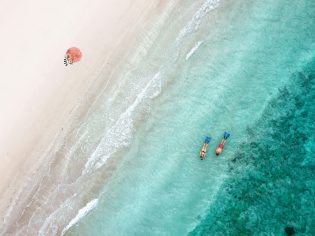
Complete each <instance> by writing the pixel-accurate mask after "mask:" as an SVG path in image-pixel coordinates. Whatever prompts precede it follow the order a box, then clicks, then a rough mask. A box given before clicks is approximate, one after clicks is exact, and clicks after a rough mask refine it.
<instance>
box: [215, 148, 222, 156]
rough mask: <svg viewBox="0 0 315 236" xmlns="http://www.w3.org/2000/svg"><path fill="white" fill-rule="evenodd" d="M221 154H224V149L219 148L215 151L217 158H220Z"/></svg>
mask: <svg viewBox="0 0 315 236" xmlns="http://www.w3.org/2000/svg"><path fill="white" fill-rule="evenodd" d="M221 152H222V148H217V150H215V154H216V155H217V156H219V155H220V154H221Z"/></svg>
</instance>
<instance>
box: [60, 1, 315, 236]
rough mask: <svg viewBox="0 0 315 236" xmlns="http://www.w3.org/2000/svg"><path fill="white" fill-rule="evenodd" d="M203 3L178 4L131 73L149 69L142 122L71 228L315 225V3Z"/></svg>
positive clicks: (307, 229) (300, 228)
mask: <svg viewBox="0 0 315 236" xmlns="http://www.w3.org/2000/svg"><path fill="white" fill-rule="evenodd" d="M203 3H204V5H202V6H199V5H197V4H194V5H192V4H191V5H192V6H191V8H189V11H188V10H186V11H185V9H184V7H183V8H182V9H179V11H178V12H175V13H173V14H174V15H175V16H177V18H178V20H174V21H173V22H171V23H170V24H169V25H168V28H167V29H164V30H163V31H162V32H161V33H160V37H158V38H157V40H156V41H155V44H154V45H153V47H152V48H151V49H150V52H149V53H148V55H147V57H146V58H145V60H144V61H143V62H142V64H141V67H138V68H134V69H133V71H132V72H130V73H131V75H138V77H141V76H139V75H144V77H145V78H146V79H145V82H144V83H143V84H144V85H143V86H142V88H143V87H144V89H143V90H141V89H140V88H139V91H142V92H143V94H144V92H148V93H149V95H148V96H149V97H150V102H147V104H144V105H139V104H141V101H142V100H141V99H142V98H143V96H144V95H143V96H142V95H141V94H142V93H139V94H140V95H141V96H140V95H139V96H138V97H136V102H135V103H134V104H133V105H134V106H140V108H142V109H131V110H128V108H127V110H126V114H129V113H132V117H137V119H136V120H137V122H136V123H135V124H134V126H133V127H132V128H131V129H132V131H130V132H127V131H128V130H129V126H128V125H126V126H125V129H126V130H127V131H126V133H124V134H125V136H124V137H125V138H124V139H122V141H123V142H126V145H124V148H123V149H122V150H121V151H120V152H119V153H115V155H116V157H115V158H118V160H119V161H118V164H116V166H115V169H114V170H113V171H112V173H111V175H110V176H109V177H107V178H106V180H104V183H103V187H102V190H101V193H100V194H98V195H97V198H98V203H97V206H96V207H95V208H94V209H93V210H91V211H90V212H88V213H87V214H86V216H85V217H83V218H82V219H81V220H80V221H79V222H78V223H76V224H75V225H74V226H73V227H71V228H70V229H69V230H68V231H67V232H66V235H187V234H190V235H285V227H293V229H294V231H295V232H297V233H298V234H300V235H314V234H315V231H314V229H315V218H314V215H315V214H314V213H315V212H314V211H315V206H314V199H315V192H314V186H315V179H314V167H315V166H314V165H315V163H314V154H315V146H314V131H315V128H314V120H315V119H314V118H315V117H314V116H315V109H314V108H315V107H314V98H315V94H314V91H315V90H314V89H315V88H314V86H315V84H314V83H315V81H314V80H315V79H314V78H315V71H314V68H315V51H314V50H315V38H314V35H315V23H314V20H315V2H314V1H311V0H304V1H301V0H299V1H298V0H294V1H291V2H290V4H288V3H287V1H283V0H279V1H271V0H264V1H252V2H251V3H248V2H246V1H238V2H237V1H234V2H228V1H221V2H218V3H217V4H213V1H212V2H211V1H208V2H207V1H204V2H203ZM207 4H208V5H207ZM189 5H190V3H189V1H185V2H184V3H183V6H185V7H187V6H189ZM205 6H207V7H208V8H205ZM209 6H215V9H212V10H210V11H208V10H207V9H209ZM203 7H204V8H203ZM181 11H182V12H181ZM196 14H197V16H198V17H196ZM177 18H176V17H174V19H177ZM179 26H181V27H179ZM191 26H192V27H191ZM177 28H179V29H181V30H175V29H177ZM198 42H200V43H199V44H198ZM196 45H198V46H199V47H198V48H197V46H196ZM194 46H196V47H195V49H196V50H195V52H194V53H192V54H190V56H188V55H189V52H190V50H191V49H192V48H194ZM131 77H132V76H131ZM138 77H136V76H135V78H134V79H135V82H134V83H136V82H137V78H138ZM131 79H133V78H131ZM152 81H153V82H152ZM151 85H152V86H151ZM124 86H125V87H124ZM140 87H141V86H140ZM120 88H121V89H122V90H121V91H118V92H117V93H118V94H120V93H121V94H123V95H124V96H126V97H127V98H128V95H129V93H128V91H127V90H124V88H128V84H126V85H121V87H120ZM135 88H137V86H135ZM146 88H147V89H146ZM130 96H131V95H130ZM118 97H120V96H118ZM140 98H141V99H140ZM120 99H121V100H117V101H116V102H115V103H116V104H119V103H122V104H123V99H124V98H120ZM138 100H139V102H138ZM141 106H142V107H141ZM122 107H124V106H122ZM107 109H108V108H107ZM123 109H124V108H122V110H123ZM122 124H125V122H122ZM224 130H228V131H230V132H231V138H230V140H229V141H228V144H227V145H226V148H225V150H224V152H223V154H222V155H221V156H220V157H216V156H215V155H214V150H215V147H216V146H217V144H218V143H219V141H220V139H221V136H222V134H223V131H224ZM206 135H211V136H212V137H213V140H212V142H211V144H210V148H209V153H208V155H207V158H206V159H205V160H204V161H200V160H199V157H198V153H199V150H200V148H201V145H202V142H203V139H204V136H206ZM130 136H132V138H131V139H130V140H129V139H128V141H126V140H127V138H126V137H130ZM108 142H109V141H108V140H105V141H104V143H102V141H100V144H101V147H100V146H97V147H96V148H95V149H96V152H94V154H93V155H96V156H104V155H107V154H106V152H105V151H104V149H106V148H108V146H106V145H107V143H108ZM106 150H107V149H106ZM95 153H96V154H95ZM104 153H105V154H104ZM90 163H91V164H89V165H88V167H93V166H94V167H95V166H97V167H98V168H100V167H99V166H101V165H103V164H104V163H103V162H101V163H100V162H90ZM105 165H106V164H105Z"/></svg>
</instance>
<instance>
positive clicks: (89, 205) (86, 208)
mask: <svg viewBox="0 0 315 236" xmlns="http://www.w3.org/2000/svg"><path fill="white" fill-rule="evenodd" d="M97 204H98V199H97V198H96V199H93V200H92V201H90V202H88V203H87V204H86V205H85V206H84V207H83V208H81V209H80V210H79V211H78V213H77V215H76V216H75V217H74V218H73V219H72V220H71V221H70V222H69V224H68V225H67V226H66V227H65V228H64V229H63V230H62V232H61V235H64V234H65V232H66V231H67V230H69V229H70V228H71V227H72V226H74V225H75V224H76V223H78V222H79V221H80V220H81V219H82V218H83V217H84V216H86V215H87V214H88V213H89V212H90V211H92V210H93V209H94V208H95V207H96V206H97Z"/></svg>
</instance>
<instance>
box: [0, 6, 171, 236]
mask: <svg viewBox="0 0 315 236" xmlns="http://www.w3.org/2000/svg"><path fill="white" fill-rule="evenodd" d="M166 5H167V4H166V3H164V1H155V0H107V1H102V0H93V1H88V0H79V1H73V0H70V1H62V0H56V1H40V0H31V1H8V0H5V1H3V2H2V5H1V8H0V29H1V41H0V42H1V43H0V51H1V52H2V55H1V57H0V65H1V69H0V111H1V115H0V130H1V132H0V163H1V165H0V173H1V178H0V199H1V201H0V225H2V226H3V227H0V228H2V229H5V228H10V224H11V223H12V222H9V221H8V220H7V218H6V217H7V214H9V213H10V212H9V213H8V209H10V207H11V208H12V207H13V206H12V204H14V202H13V201H12V199H14V195H15V194H16V193H17V192H18V191H19V188H20V185H21V184H23V182H24V180H25V179H29V178H31V176H30V175H29V173H30V172H32V173H35V172H36V171H37V169H38V168H40V165H42V164H43V163H39V161H38V160H37V159H36V158H37V157H38V155H33V154H34V153H38V152H41V150H45V149H47V147H49V145H50V143H51V142H52V141H53V139H54V137H55V136H56V135H58V134H60V133H61V132H63V129H64V125H65V124H66V122H67V121H68V119H70V115H71V114H72V112H73V111H74V110H75V109H76V107H77V106H78V104H80V102H81V101H82V100H84V99H85V97H84V94H86V93H87V91H88V89H89V88H90V86H91V84H93V83H94V82H95V81H96V80H97V79H98V80H100V79H101V80H103V81H102V82H101V83H103V84H105V82H106V80H108V78H109V76H110V74H111V73H112V71H113V70H114V69H115V68H116V67H117V66H119V62H120V61H122V60H123V58H124V56H125V55H126V53H127V52H129V51H130V50H131V51H132V50H133V47H135V46H136V45H137V40H139V39H140V38H141V34H144V32H143V31H144V30H145V29H146V27H148V24H152V17H151V16H152V15H153V16H154V15H155V16H157V15H159V14H162V13H163V10H164V8H165V6H166ZM73 46H75V47H78V48H80V49H81V51H82V54H83V57H82V60H81V61H80V62H78V63H76V64H73V65H71V66H68V67H65V66H64V64H63V58H64V55H65V52H66V50H67V49H68V48H69V47H73ZM101 72H102V75H103V76H102V78H100V77H99V76H100V73H101ZM3 232H6V231H3ZM12 232H13V231H12Z"/></svg>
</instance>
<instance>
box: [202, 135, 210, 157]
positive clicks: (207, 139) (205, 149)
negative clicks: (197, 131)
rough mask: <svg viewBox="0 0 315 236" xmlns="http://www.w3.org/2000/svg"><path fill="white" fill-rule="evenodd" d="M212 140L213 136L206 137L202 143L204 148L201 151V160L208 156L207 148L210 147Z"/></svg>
mask: <svg viewBox="0 0 315 236" xmlns="http://www.w3.org/2000/svg"><path fill="white" fill-rule="evenodd" d="M210 140H211V137H206V139H205V141H204V143H203V145H202V148H201V151H200V159H201V160H203V159H204V158H205V157H206V154H207V149H208V145H209V142H210Z"/></svg>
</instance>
